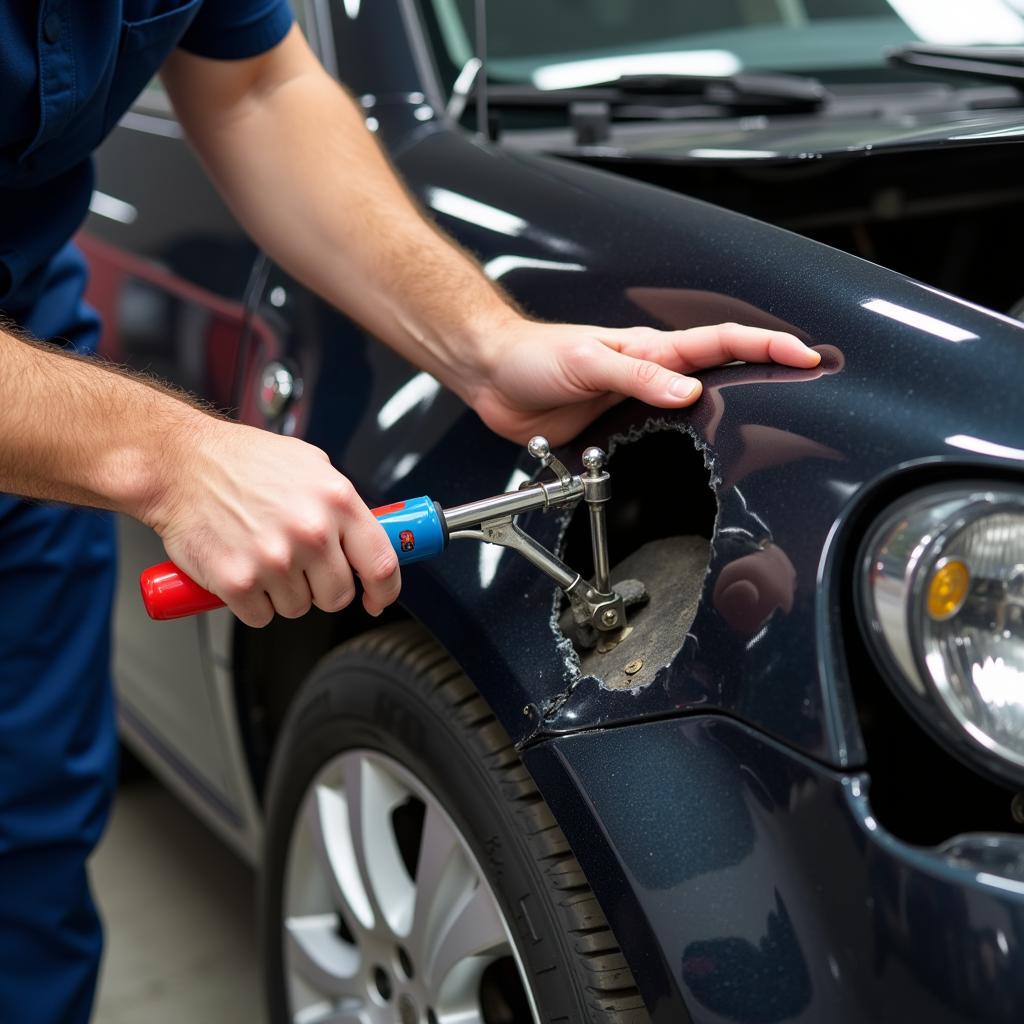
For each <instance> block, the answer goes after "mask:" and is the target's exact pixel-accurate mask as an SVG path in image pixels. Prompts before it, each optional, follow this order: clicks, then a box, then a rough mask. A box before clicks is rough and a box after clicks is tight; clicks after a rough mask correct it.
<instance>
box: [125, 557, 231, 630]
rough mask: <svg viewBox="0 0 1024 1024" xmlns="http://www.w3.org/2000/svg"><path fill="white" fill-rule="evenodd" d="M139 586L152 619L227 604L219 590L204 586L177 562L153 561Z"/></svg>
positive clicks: (140, 577)
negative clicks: (206, 588) (187, 573)
mask: <svg viewBox="0 0 1024 1024" xmlns="http://www.w3.org/2000/svg"><path fill="white" fill-rule="evenodd" d="M139 586H140V587H141V588H142V603H143V604H144V605H145V606H146V612H147V614H148V615H149V617H150V618H151V619H181V618H184V617H185V616H186V615H198V614H199V613H200V612H209V611H212V610H213V609H214V608H223V607H224V602H223V601H222V600H221V599H220V598H219V597H217V595H216V594H211V593H210V592H209V591H208V590H204V589H203V588H202V587H201V586H199V584H198V583H196V581H195V580H193V579H191V578H189V577H188V576H186V575H185V574H184V573H183V572H182V571H181V570H180V569H179V568H178V567H177V566H176V565H175V564H174V563H173V562H161V563H160V564H159V565H151V566H150V567H149V568H148V569H146V570H145V571H144V572H143V573H142V574H141V575H140V576H139Z"/></svg>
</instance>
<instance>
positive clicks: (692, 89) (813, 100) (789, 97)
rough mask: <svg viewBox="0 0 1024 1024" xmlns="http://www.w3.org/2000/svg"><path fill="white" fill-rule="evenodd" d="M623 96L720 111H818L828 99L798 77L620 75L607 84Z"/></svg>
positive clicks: (811, 80)
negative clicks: (694, 103)
mask: <svg viewBox="0 0 1024 1024" xmlns="http://www.w3.org/2000/svg"><path fill="white" fill-rule="evenodd" d="M608 84H609V85H613V86H615V87H617V88H619V89H621V90H622V91H623V92H625V93H637V92H639V93H652V92H655V93H662V94H668V95H672V96H699V97H701V98H702V99H703V100H705V102H707V103H716V104H719V105H721V106H723V107H731V108H737V107H748V106H755V107H758V108H759V109H764V108H778V109H780V110H786V111H795V110H817V109H818V108H819V107H821V106H823V105H824V103H825V101H826V100H827V99H828V90H827V89H826V88H825V87H824V86H823V85H822V84H821V82H819V81H817V80H816V79H814V78H802V77H800V76H799V75H786V74H782V73H781V72H780V73H777V74H760V75H759V74H747V73H746V72H741V73H738V74H735V75H620V76H619V77H618V78H617V79H616V80H615V81H614V82H609V83H608Z"/></svg>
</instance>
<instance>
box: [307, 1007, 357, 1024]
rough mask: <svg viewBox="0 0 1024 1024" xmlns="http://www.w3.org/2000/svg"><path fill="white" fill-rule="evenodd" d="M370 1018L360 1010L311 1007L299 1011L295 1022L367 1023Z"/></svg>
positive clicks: (326, 1023) (328, 1023)
mask: <svg viewBox="0 0 1024 1024" xmlns="http://www.w3.org/2000/svg"><path fill="white" fill-rule="evenodd" d="M369 1019H370V1018H368V1017H367V1016H366V1015H365V1014H362V1013H360V1012H359V1011H358V1010H332V1009H330V1008H329V1007H310V1009H309V1011H303V1012H300V1013H297V1014H296V1015H295V1017H294V1024H367V1021H368V1020H369Z"/></svg>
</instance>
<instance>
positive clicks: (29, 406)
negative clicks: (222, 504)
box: [0, 329, 210, 521]
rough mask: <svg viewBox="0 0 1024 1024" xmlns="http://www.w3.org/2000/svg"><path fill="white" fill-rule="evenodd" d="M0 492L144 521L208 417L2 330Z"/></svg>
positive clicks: (118, 373)
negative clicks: (175, 466) (85, 507)
mask: <svg viewBox="0 0 1024 1024" xmlns="http://www.w3.org/2000/svg"><path fill="white" fill-rule="evenodd" d="M0 366H2V367H3V373H2V374H0V491H4V492H7V493H11V494H20V495H23V496H25V497H30V498H43V499H48V500H53V501H66V502H72V503H74V504H79V505H91V506H94V507H97V508H107V509H113V510H114V511H119V512H126V513H128V514H129V515H133V516H135V517H136V518H139V519H143V520H144V521H148V519H149V518H150V516H151V514H153V513H154V512H155V511H156V509H157V507H158V506H159V505H160V504H161V501H162V497H161V496H162V495H163V492H164V491H165V490H166V489H167V484H168V483H169V481H170V480H171V478H172V476H173V467H174V464H175V458H176V453H177V454H184V452H185V451H186V450H187V449H188V448H189V447H190V446H192V445H194V444H195V443H197V440H198V438H199V436H200V434H201V433H202V425H203V423H204V421H209V420H210V418H209V417H208V416H206V415H205V414H203V413H202V412H200V411H199V410H198V409H195V408H193V407H192V406H190V405H189V404H188V403H186V402H184V401H181V400H180V399H178V398H177V397H175V396H173V395H172V394H169V393H167V392H165V391H163V390H162V389H160V388H159V387H158V386H155V385H151V384H149V383H148V382H146V381H144V380H139V379H135V378H132V377H131V376H129V375H127V374H125V373H124V372H122V371H119V370H117V369H113V368H107V367H104V366H103V365H101V364H98V363H97V362H96V361H95V360H92V359H89V358H86V357H81V356H75V355H71V354H67V353H64V352H62V351H60V350H59V349H56V348H54V347H53V346H50V345H44V344H40V343H38V342H35V341H30V340H27V339H22V338H20V337H16V336H14V335H12V334H11V333H9V332H8V331H4V330H2V329H0Z"/></svg>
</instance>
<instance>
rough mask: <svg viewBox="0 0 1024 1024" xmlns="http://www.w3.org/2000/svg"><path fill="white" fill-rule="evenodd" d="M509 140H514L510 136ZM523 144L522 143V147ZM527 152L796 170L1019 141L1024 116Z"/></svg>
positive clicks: (918, 118)
mask: <svg viewBox="0 0 1024 1024" xmlns="http://www.w3.org/2000/svg"><path fill="white" fill-rule="evenodd" d="M509 141H513V140H512V139H511V137H510V139H509ZM524 141H525V140H524ZM531 141H532V143H533V144H532V145H530V146H529V148H531V149H540V150H542V151H545V152H548V153H551V154H553V155H560V156H575V157H581V156H585V157H599V158H601V159H602V160H607V159H621V160H643V161H645V162H649V161H658V162H664V163H676V164H708V163H728V164H735V163H736V162H738V161H743V162H744V163H750V164H758V163H794V162H802V161H807V160H818V159H822V158H835V157H856V156H867V155H868V154H871V153H879V152H903V151H911V150H928V149H939V148H947V147H963V146H991V145H1005V144H1010V143H1015V142H1016V143H1019V142H1021V141H1024V109H1019V108H1014V109H1012V110H990V111H970V110H969V111H929V112H925V113H920V112H919V113H906V112H900V113H891V114H884V115H883V114H879V113H877V112H876V113H863V114H855V115H843V116H822V115H814V116H806V117H804V116H800V117H796V116H790V117H785V118H783V117H773V118H768V117H746V118H734V119H731V120H729V121H725V122H723V121H721V120H717V119H716V120H715V121H714V122H713V123H710V122H692V121H691V122H688V123H686V124H672V125H670V126H669V125H663V124H659V125H648V124H644V125H621V124H617V125H615V126H614V128H613V132H612V137H611V139H609V140H608V141H607V142H605V143H602V144H601V145H596V146H576V145H575V144H574V143H572V142H570V140H569V136H568V135H567V134H566V133H565V132H558V133H554V132H553V133H551V135H550V138H549V139H548V140H547V141H545V140H544V138H543V137H542V136H541V133H531Z"/></svg>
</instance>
